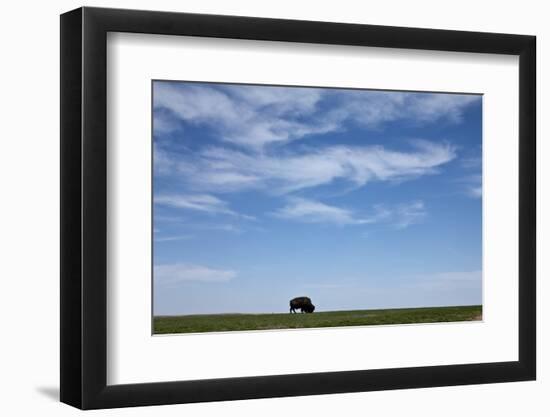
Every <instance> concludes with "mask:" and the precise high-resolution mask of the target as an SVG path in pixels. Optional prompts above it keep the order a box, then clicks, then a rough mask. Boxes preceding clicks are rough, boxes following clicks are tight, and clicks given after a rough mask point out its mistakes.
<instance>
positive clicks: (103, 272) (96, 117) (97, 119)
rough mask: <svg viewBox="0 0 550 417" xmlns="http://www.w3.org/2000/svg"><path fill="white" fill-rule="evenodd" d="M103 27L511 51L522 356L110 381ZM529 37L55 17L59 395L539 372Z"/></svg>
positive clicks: (206, 397)
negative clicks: (515, 70)
mask: <svg viewBox="0 0 550 417" xmlns="http://www.w3.org/2000/svg"><path fill="white" fill-rule="evenodd" d="M108 32H131V33H147V34H162V35H174V36H178V35H186V36H198V37H215V38H235V39H254V40H266V41H285V42H305V43H318V44H333V45H356V46H371V47H383V48H404V49H420V50H440V51H456V52H477V53H490V54H507V55H517V56H519V103H518V109H519V110H518V111H519V132H518V137H519V155H518V158H519V271H518V274H519V275H518V276H519V293H518V297H519V360H518V361H513V362H496V363H477V364H466V365H460V364H451V365H445V366H423V367H411V368H394V369H374V370H356V371H343V372H325V373H308V374H291V375H273V376H255V377H239V378H224V379H208V380H198V381H173V382H162V383H141V384H128V385H107V382H106V381H107V379H106V376H107V343H106V342H107V334H106V333H107V331H106V330H107V303H106V300H107V253H106V247H107V180H108V178H107V169H106V168H107V143H106V137H107V135H106V126H107V111H106V96H107V87H106V85H107V83H106V81H107V79H106V77H107V73H106V44H107V42H106V39H107V33H108ZM535 45H536V38H535V37H534V36H525V35H510V34H495V33H481V32H462V31H449V30H432V29H416V28H403V27H388V26H372V25H359V24H342V23H326V22H312V21H296V20H280V19H265V18H252V17H237V16H218V15H201V14H187V13H171V12H153V11H137V10H120V9H102V8H88V7H84V8H79V9H77V10H73V11H70V12H67V13H65V14H63V15H61V54H60V56H61V310H60V315H61V358H60V359H61V401H62V402H64V403H67V404H70V405H72V406H75V407H78V408H81V409H97V408H112V407H125V406H144V405H159V404H175V403H191V402H203V401H221V400H240V399H252V398H267V397H283V396H299V395H314V394H330V393H344V392H357V391H377V390H388V389H403V388H421V387H435V386H450V385H464V384H482V383H496V382H507V381H525V380H534V379H535V378H536V314H535V313H536V262H535V261H536V251H535V250H536V183H535V181H536V165H535V163H536V145H535V133H536V132H535V122H536V119H535V117H536V116H535V108H536V92H535V87H536V81H535V79H536V77H535V75H536V72H535V61H536V57H535V53H536V52H535V51H536V47H535Z"/></svg>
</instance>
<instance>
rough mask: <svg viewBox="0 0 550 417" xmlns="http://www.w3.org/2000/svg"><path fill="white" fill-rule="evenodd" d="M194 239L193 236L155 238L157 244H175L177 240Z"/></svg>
mask: <svg viewBox="0 0 550 417" xmlns="http://www.w3.org/2000/svg"><path fill="white" fill-rule="evenodd" d="M192 238H193V236H192V235H178V236H164V237H155V242H173V241H177V240H187V239H192Z"/></svg>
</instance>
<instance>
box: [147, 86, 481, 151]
mask: <svg viewBox="0 0 550 417" xmlns="http://www.w3.org/2000/svg"><path fill="white" fill-rule="evenodd" d="M324 100H331V103H332V105H331V106H328V107H327V106H323V105H322V104H323V103H324ZM479 100H481V98H480V96H476V95H459V94H429V93H426V94H419V93H398V92H384V91H366V90H354V91H350V90H347V91H345V93H344V92H342V91H341V90H333V89H320V88H294V87H270V86H261V87H259V86H238V85H216V86H207V85H204V84H202V85H200V84H189V83H167V82H157V83H155V89H154V106H155V108H156V109H165V110H169V111H170V112H171V113H172V114H173V115H175V116H176V117H178V118H180V119H181V120H184V121H186V122H187V123H191V124H194V125H201V126H206V127H208V128H210V129H212V130H213V131H214V132H215V133H216V135H217V137H218V138H219V139H220V140H222V141H226V142H232V143H234V144H237V145H239V146H243V147H246V148H248V149H256V150H259V149H262V148H264V147H265V146H267V145H270V144H273V143H283V142H287V141H292V140H297V139H301V138H303V137H306V136H308V135H312V134H324V133H329V132H334V131H338V130H342V129H345V125H346V123H356V124H359V125H361V126H363V127H365V128H379V127H380V126H382V125H383V124H384V123H388V122H392V121H396V120H412V121H414V122H417V123H430V122H434V121H437V120H441V119H445V120H448V121H449V122H451V123H459V122H460V121H461V119H462V114H463V112H464V109H465V108H466V107H467V106H469V105H470V104H472V103H474V102H476V101H479ZM159 123H160V126H161V129H162V127H163V125H164V122H163V121H162V120H160V121H159ZM155 129H156V128H155Z"/></svg>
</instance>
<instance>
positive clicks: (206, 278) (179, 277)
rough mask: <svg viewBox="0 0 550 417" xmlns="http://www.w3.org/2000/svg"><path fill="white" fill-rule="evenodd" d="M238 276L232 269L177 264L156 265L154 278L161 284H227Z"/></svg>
mask: <svg viewBox="0 0 550 417" xmlns="http://www.w3.org/2000/svg"><path fill="white" fill-rule="evenodd" d="M236 276H237V272H235V271H233V270H230V269H215V268H210V267H207V266H203V265H194V264H186V263H175V264H165V265H155V267H154V269H153V278H154V279H155V282H157V283H160V284H175V283H178V282H190V281H196V282H227V281H230V280H232V279H233V278H235V277H236Z"/></svg>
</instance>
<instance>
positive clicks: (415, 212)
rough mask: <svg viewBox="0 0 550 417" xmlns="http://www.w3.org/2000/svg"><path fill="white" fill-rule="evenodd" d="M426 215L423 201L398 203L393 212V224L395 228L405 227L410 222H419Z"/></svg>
mask: <svg viewBox="0 0 550 417" xmlns="http://www.w3.org/2000/svg"><path fill="white" fill-rule="evenodd" d="M426 215H427V212H426V209H425V207H424V202H423V201H413V202H411V203H406V204H401V205H399V206H398V207H397V208H396V210H395V213H394V219H395V220H394V226H395V227H396V228H397V229H405V228H407V227H409V226H410V225H412V224H417V223H420V222H421V221H422V220H423V219H424V218H425V217H426Z"/></svg>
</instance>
